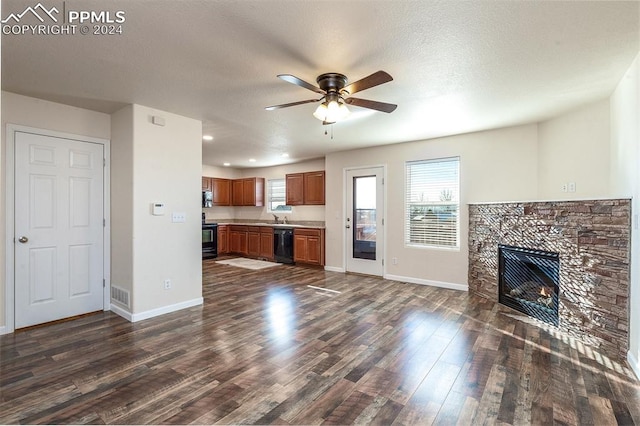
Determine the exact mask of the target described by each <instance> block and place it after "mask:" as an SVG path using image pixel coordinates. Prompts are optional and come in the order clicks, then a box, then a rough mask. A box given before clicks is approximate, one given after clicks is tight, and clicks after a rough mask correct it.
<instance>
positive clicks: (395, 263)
mask: <svg viewBox="0 0 640 426" xmlns="http://www.w3.org/2000/svg"><path fill="white" fill-rule="evenodd" d="M391 262H392V263H393V264H394V265H397V264H398V258H397V257H394V258H392V259H391Z"/></svg>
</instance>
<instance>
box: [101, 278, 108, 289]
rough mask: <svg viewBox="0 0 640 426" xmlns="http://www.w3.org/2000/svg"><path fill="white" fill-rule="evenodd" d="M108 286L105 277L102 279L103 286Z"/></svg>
mask: <svg viewBox="0 0 640 426" xmlns="http://www.w3.org/2000/svg"><path fill="white" fill-rule="evenodd" d="M106 286H107V283H106V280H105V279H104V278H103V279H102V288H105V287H106Z"/></svg>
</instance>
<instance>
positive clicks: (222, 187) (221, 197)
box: [202, 176, 231, 206]
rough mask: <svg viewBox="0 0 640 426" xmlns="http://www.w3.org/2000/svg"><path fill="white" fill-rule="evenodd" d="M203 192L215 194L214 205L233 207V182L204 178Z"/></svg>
mask: <svg viewBox="0 0 640 426" xmlns="http://www.w3.org/2000/svg"><path fill="white" fill-rule="evenodd" d="M202 190H203V191H210V192H211V193H212V194H213V202H212V205H214V206H230V205H231V180H229V179H222V178H214V177H207V176H202Z"/></svg>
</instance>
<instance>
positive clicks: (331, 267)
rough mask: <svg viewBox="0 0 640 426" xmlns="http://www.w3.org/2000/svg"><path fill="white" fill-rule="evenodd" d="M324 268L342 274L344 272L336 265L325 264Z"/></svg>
mask: <svg viewBox="0 0 640 426" xmlns="http://www.w3.org/2000/svg"><path fill="white" fill-rule="evenodd" d="M324 270H325V271H329V272H342V273H343V274H344V273H345V270H344V268H339V267H337V266H325V267H324Z"/></svg>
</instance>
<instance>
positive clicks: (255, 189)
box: [231, 177, 264, 207]
mask: <svg viewBox="0 0 640 426" xmlns="http://www.w3.org/2000/svg"><path fill="white" fill-rule="evenodd" d="M231 185H232V186H231V194H232V195H231V198H232V205H234V206H257V207H262V206H264V178H255V177H254V178H244V179H234V180H233V181H232V183H231Z"/></svg>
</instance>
